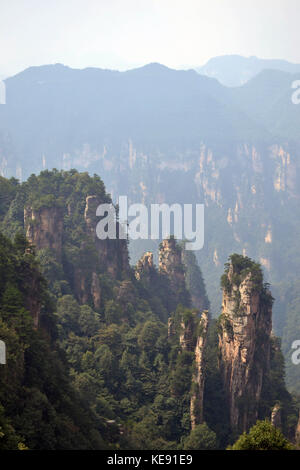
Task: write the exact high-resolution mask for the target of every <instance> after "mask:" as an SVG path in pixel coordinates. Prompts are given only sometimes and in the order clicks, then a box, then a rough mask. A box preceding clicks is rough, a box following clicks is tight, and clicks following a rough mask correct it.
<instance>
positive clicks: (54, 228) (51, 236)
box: [24, 207, 63, 261]
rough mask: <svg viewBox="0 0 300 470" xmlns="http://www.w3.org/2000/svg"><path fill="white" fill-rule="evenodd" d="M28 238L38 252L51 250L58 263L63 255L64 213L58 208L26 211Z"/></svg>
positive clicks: (25, 221)
mask: <svg viewBox="0 0 300 470" xmlns="http://www.w3.org/2000/svg"><path fill="white" fill-rule="evenodd" d="M24 225H25V228H26V237H27V238H28V240H29V241H30V243H32V244H33V245H35V246H36V248H37V250H42V249H43V248H49V249H50V250H51V251H53V253H54V254H55V257H56V259H57V260H58V261H61V255H62V235H63V213H62V210H61V209H59V208H58V207H42V208H40V209H38V210H34V209H32V208H26V209H25V210H24Z"/></svg>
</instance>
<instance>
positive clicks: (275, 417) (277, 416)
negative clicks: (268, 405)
mask: <svg viewBox="0 0 300 470" xmlns="http://www.w3.org/2000/svg"><path fill="white" fill-rule="evenodd" d="M271 423H272V424H273V426H275V427H276V428H279V429H280V428H281V406H280V404H279V403H276V404H275V405H274V407H273V409H272V413H271Z"/></svg>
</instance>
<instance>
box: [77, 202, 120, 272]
mask: <svg viewBox="0 0 300 470" xmlns="http://www.w3.org/2000/svg"><path fill="white" fill-rule="evenodd" d="M101 202H102V201H101V200H100V199H99V197H98V196H97V195H91V196H87V198H86V203H85V210H84V220H85V223H86V228H87V232H88V234H89V235H90V237H91V239H92V240H93V242H94V243H95V247H96V250H97V257H98V260H99V263H100V265H101V266H103V267H105V269H106V271H108V273H109V274H110V275H111V276H112V277H114V278H117V277H118V276H120V274H121V273H122V272H124V271H128V270H129V260H128V249H127V240H123V239H118V238H117V239H116V240H110V239H106V240H100V239H99V238H98V237H97V234H96V226H97V223H98V222H99V219H98V218H97V217H96V209H97V207H98V206H99V204H101ZM118 229H119V224H117V235H118Z"/></svg>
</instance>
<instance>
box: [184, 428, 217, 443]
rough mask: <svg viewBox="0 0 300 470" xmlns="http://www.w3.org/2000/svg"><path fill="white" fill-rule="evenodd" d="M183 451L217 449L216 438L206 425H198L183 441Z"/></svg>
mask: <svg viewBox="0 0 300 470" xmlns="http://www.w3.org/2000/svg"><path fill="white" fill-rule="evenodd" d="M183 448H184V450H213V449H216V448H217V436H216V434H215V433H214V432H213V431H212V430H211V429H209V427H208V426H207V424H205V423H203V424H198V425H197V426H196V427H195V429H193V430H192V431H191V433H190V434H189V436H188V437H187V438H186V439H185V440H184V443H183Z"/></svg>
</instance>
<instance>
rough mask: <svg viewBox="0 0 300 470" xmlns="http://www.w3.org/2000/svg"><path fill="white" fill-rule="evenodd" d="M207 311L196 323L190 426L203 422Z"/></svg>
mask: <svg viewBox="0 0 300 470" xmlns="http://www.w3.org/2000/svg"><path fill="white" fill-rule="evenodd" d="M208 320H209V318H208V312H207V311H205V312H203V313H202V315H201V319H200V321H199V324H198V327H197V329H198V332H197V340H196V346H195V372H194V375H193V379H192V392H191V401H190V418H191V427H192V429H194V428H195V426H196V425H197V424H201V423H202V422H203V396H204V381H205V371H204V350H205V346H206V338H207V330H208Z"/></svg>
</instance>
